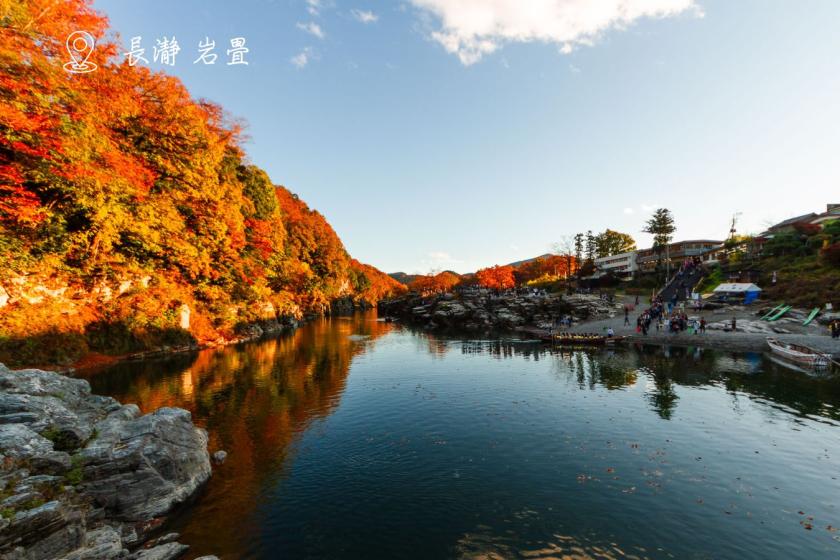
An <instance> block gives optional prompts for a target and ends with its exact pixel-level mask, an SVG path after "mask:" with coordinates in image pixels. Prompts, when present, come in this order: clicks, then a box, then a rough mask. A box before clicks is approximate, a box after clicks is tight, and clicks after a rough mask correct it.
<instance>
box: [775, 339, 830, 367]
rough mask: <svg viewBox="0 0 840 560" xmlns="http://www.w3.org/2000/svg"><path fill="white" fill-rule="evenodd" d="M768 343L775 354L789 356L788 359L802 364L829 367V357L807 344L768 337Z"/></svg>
mask: <svg viewBox="0 0 840 560" xmlns="http://www.w3.org/2000/svg"><path fill="white" fill-rule="evenodd" d="M767 344H768V345H769V346H770V349H771V350H772V351H773V352H774V353H775V354H778V355H779V356H782V357H783V358H787V359H788V360H792V361H794V362H799V363H800V364H807V365H809V366H813V367H828V364H829V359H828V357H826V356H825V355H824V354H820V353H818V352H815V351H813V350H811V349H810V348H807V347H805V346H800V345H798V344H791V343H788V342H782V341H781V340H778V339H776V338H768V339H767Z"/></svg>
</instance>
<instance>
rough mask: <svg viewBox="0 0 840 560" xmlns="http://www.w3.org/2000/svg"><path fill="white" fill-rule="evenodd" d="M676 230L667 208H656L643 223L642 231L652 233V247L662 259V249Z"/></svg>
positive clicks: (672, 217)
mask: <svg viewBox="0 0 840 560" xmlns="http://www.w3.org/2000/svg"><path fill="white" fill-rule="evenodd" d="M676 230H677V228H676V226H675V225H674V216H673V215H672V214H671V211H670V210H668V209H667V208H659V209H657V210H656V211H655V212H654V213H653V216H651V217H650V219H649V220H648V221H647V222H646V223H645V227H644V229H643V230H642V231H643V232H645V233H649V234H651V235H653V248H654V249H656V253H657V255H658V256H659V260H661V259H662V251H663V250H664V249H665V247H667V246H668V244H669V243H670V242H671V240H672V239H673V238H674V232H675V231H676Z"/></svg>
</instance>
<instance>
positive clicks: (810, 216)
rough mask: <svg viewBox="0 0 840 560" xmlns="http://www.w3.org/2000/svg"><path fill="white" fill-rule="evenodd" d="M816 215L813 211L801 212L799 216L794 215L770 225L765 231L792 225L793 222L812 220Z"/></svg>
mask: <svg viewBox="0 0 840 560" xmlns="http://www.w3.org/2000/svg"><path fill="white" fill-rule="evenodd" d="M816 217H817V214H815V213H814V212H810V213H808V214H802V215H801V216H796V217H795V218H788V219H787V220H784V221H781V222H779V223H778V224H775V225H772V226H770V227H769V228H767V231H773V230H775V229H779V228H783V227H787V226H792V225H793V224H796V223H799V222H806V221H808V220H813V219H814V218H816Z"/></svg>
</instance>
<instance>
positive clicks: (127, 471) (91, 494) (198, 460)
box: [0, 364, 210, 560]
mask: <svg viewBox="0 0 840 560" xmlns="http://www.w3.org/2000/svg"><path fill="white" fill-rule="evenodd" d="M209 476H210V456H209V454H208V452H207V433H206V432H205V431H204V430H203V429H200V428H197V427H196V426H195V425H194V424H193V423H192V418H191V416H190V413H189V412H188V411H186V410H182V409H177V408H161V409H159V410H157V411H155V412H153V413H151V414H146V415H141V414H140V410H139V409H138V408H137V406H136V405H121V404H120V403H119V402H117V401H116V400H114V399H112V398H110V397H101V396H97V395H92V394H91V392H90V385H89V384H88V383H87V381H84V380H81V379H72V378H69V377H65V376H63V375H59V374H57V373H53V372H47V371H40V370H32V369H30V370H20V371H10V370H9V369H7V368H6V367H5V366H3V365H2V364H0V491H2V495H1V497H2V500H0V507H2V509H3V512H4V515H3V517H0V560H30V559H32V560H35V559H42V558H63V559H65V560H95V559H96V560H109V559H111V558H123V557H125V556H126V555H127V554H128V551H127V550H126V549H125V548H126V547H129V546H135V545H138V544H141V543H142V540H143V539H144V538H145V535H146V534H147V533H146V532H145V531H144V530H143V529H142V528H143V527H146V526H149V527H151V526H153V525H155V524H158V525H159V523H160V516H162V515H163V514H165V513H167V512H168V511H170V510H171V509H172V508H173V507H174V506H175V505H177V504H179V503H181V502H183V501H185V500H187V499H188V498H189V497H190V496H191V495H192V494H193V493H195V492H196V490H197V489H198V488H199V487H200V486H201V485H202V484H203V483H204V482H205V481H206V480H207V479H208V478H209ZM89 516H90V517H89ZM137 528H140V529H137ZM126 529H128V530H126ZM138 531H139V533H138ZM134 533H138V534H134ZM132 535H133V536H132ZM170 544H171V546H167V547H165V548H161V547H160V546H158V547H156V549H157V550H156V551H155V554H158V555H159V556H153V555H149V554H147V556H148V557H149V558H155V557H159V558H174V557H176V555H180V554H182V553H183V551H184V550H185V547H183V545H179V544H177V543H170ZM150 554H151V553H150Z"/></svg>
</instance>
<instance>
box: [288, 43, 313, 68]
mask: <svg viewBox="0 0 840 560" xmlns="http://www.w3.org/2000/svg"><path fill="white" fill-rule="evenodd" d="M315 58H317V57H316V56H315V52H314V51H313V50H312V47H306V48H305V49H303V50H302V51H300V52H299V53H298V54H296V55H295V56H293V57H292V58H290V59H289V62H291V63H292V65H294V66H296V67H297V68H298V69H303V68H306V66H307V65H308V64H309V63H310V62H312V61H313V60H315Z"/></svg>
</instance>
